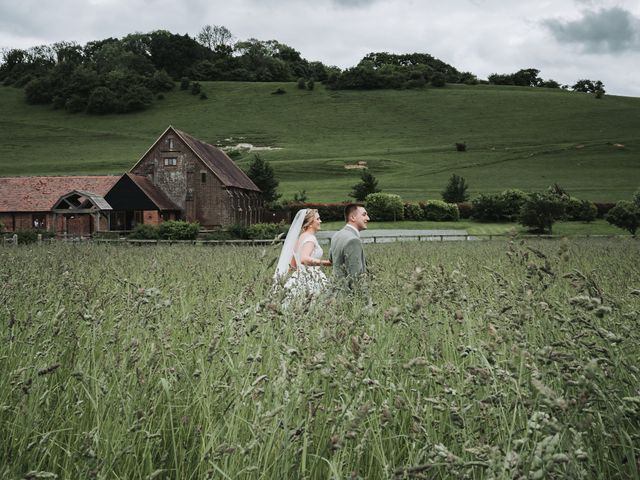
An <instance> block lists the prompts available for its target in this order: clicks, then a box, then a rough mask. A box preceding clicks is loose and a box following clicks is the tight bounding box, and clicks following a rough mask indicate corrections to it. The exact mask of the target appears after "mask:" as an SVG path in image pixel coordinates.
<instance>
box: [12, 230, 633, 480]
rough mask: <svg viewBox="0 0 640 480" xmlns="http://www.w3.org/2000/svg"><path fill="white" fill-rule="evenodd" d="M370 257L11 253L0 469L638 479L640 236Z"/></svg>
mask: <svg viewBox="0 0 640 480" xmlns="http://www.w3.org/2000/svg"><path fill="white" fill-rule="evenodd" d="M365 249H366V253H367V260H368V262H367V263H368V265H369V281H368V283H367V284H365V287H366V288H365V289H364V291H358V292H356V293H355V294H354V295H352V296H349V297H347V296H343V295H341V294H335V293H332V294H331V295H328V296H326V297H321V298H318V299H317V300H316V301H315V302H309V301H303V302H301V303H300V304H297V303H294V304H293V305H292V306H291V307H290V308H288V309H283V308H282V297H281V294H280V293H273V292H272V290H271V287H270V281H271V274H272V271H273V262H274V261H275V259H276V256H277V254H278V251H279V250H278V248H267V249H263V248H251V247H241V248H238V247H215V248H212V247H203V246H189V247H178V246H172V247H171V246H153V247H146V246H143V247H123V246H110V245H100V244H63V243H57V244H53V245H40V246H33V247H24V246H22V247H17V248H2V249H0V264H1V265H3V268H2V269H1V270H0V284H1V285H2V288H0V319H1V321H0V337H1V338H2V342H3V348H2V350H1V351H0V371H1V372H2V375H0V458H1V459H2V461H1V462H0V477H1V478H3V479H7V480H17V479H22V478H59V479H67V478H69V479H72V478H74V479H75V478H78V479H80V478H82V479H84V478H132V479H134V478H135V479H151V478H156V479H172V478H185V479H189V478H192V479H201V478H202V479H207V478H264V479H269V478H278V479H280V478H308V479H326V478H372V479H373V478H398V479H399V478H421V476H420V475H418V473H420V474H421V475H422V476H423V477H426V478H434V479H449V478H455V479H458V478H469V479H483V478H543V477H544V478H571V479H585V480H586V479H592V478H599V479H600V478H601V479H608V478H620V479H621V478H625V479H636V480H638V479H639V478H640V472H639V465H640V464H639V463H638V460H639V459H640V447H639V446H640V423H639V422H638V419H639V414H640V410H639V409H640V398H639V392H638V376H639V375H640V369H639V368H638V362H637V360H638V358H640V333H639V330H638V328H637V327H638V325H637V320H638V312H640V295H639V293H640V290H639V288H640V270H638V268H637V265H638V260H639V256H640V248H639V244H638V242H637V241H635V240H630V239H615V240H606V241H605V240H594V239H591V240H588V241H587V240H575V241H567V240H565V241H525V242H520V241H519V240H518V241H515V242H509V241H494V242H449V243H446V242H445V243H437V242H436V243H431V242H430V243H429V244H425V243H418V242H414V243H411V244H409V243H403V244H392V245H366V246H365ZM56 476H57V477H56Z"/></svg>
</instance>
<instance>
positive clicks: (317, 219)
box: [311, 212, 322, 232]
mask: <svg viewBox="0 0 640 480" xmlns="http://www.w3.org/2000/svg"><path fill="white" fill-rule="evenodd" d="M321 223H322V220H320V214H319V213H317V212H316V214H315V216H314V217H313V222H311V228H313V229H314V230H315V231H316V232H317V231H318V230H320V224H321Z"/></svg>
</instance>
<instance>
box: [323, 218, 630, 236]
mask: <svg viewBox="0 0 640 480" xmlns="http://www.w3.org/2000/svg"><path fill="white" fill-rule="evenodd" d="M342 227H344V222H322V229H323V230H339V229H341V228H342ZM368 229H369V230H378V229H382V230H466V232H467V233H468V234H470V235H510V234H512V233H518V234H523V235H529V234H530V233H529V232H527V229H526V228H525V227H523V226H522V225H520V224H518V223H481V222H474V221H472V220H459V221H457V222H427V221H408V220H406V221H405V220H403V221H399V222H374V221H371V222H369V225H368ZM552 233H553V235H565V236H575V235H578V236H582V235H626V234H627V232H626V231H625V230H621V229H620V228H617V227H614V226H613V225H611V224H610V223H608V222H606V221H605V220H601V219H600V220H595V221H593V222H590V223H585V222H556V223H554V224H553V232H552Z"/></svg>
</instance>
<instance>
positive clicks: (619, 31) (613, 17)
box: [542, 7, 640, 53]
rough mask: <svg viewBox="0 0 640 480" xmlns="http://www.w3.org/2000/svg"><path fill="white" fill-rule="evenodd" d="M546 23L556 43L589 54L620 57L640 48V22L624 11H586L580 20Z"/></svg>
mask: <svg viewBox="0 0 640 480" xmlns="http://www.w3.org/2000/svg"><path fill="white" fill-rule="evenodd" d="M542 23H543V25H544V26H545V27H547V28H548V29H549V30H550V31H551V33H552V34H553V36H554V37H555V38H556V40H558V41H559V42H562V43H573V44H578V45H581V46H582V47H583V50H584V51H585V52H593V53H620V52H625V51H635V50H637V49H638V48H639V47H640V18H638V17H636V16H634V15H633V14H632V13H631V12H629V11H627V10H624V9H622V8H620V7H612V8H608V9H600V10H598V11H586V12H584V13H583V17H582V18H581V19H579V20H574V21H561V20H558V19H547V20H544V21H543V22H542Z"/></svg>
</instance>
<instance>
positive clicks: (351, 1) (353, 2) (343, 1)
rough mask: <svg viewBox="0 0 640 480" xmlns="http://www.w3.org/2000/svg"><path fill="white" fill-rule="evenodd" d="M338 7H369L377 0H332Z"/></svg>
mask: <svg viewBox="0 0 640 480" xmlns="http://www.w3.org/2000/svg"><path fill="white" fill-rule="evenodd" d="M332 1H333V3H335V4H336V5H338V6H341V7H360V6H363V5H371V4H372V3H376V2H378V1H379V0H332Z"/></svg>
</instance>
